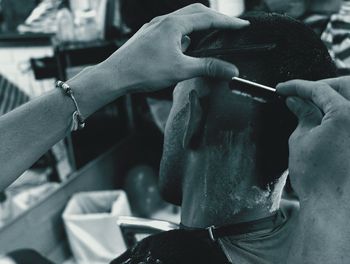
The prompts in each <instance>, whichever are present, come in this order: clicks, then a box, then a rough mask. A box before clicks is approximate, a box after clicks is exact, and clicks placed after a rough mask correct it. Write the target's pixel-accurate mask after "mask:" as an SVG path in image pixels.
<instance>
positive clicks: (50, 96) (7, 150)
mask: <svg viewBox="0 0 350 264" xmlns="http://www.w3.org/2000/svg"><path fill="white" fill-rule="evenodd" d="M97 76H98V78H97ZM101 76H103V73H101V70H100V68H98V67H97V68H96V67H94V68H89V69H87V70H85V71H84V72H82V73H81V74H79V75H78V76H77V77H75V78H73V79H72V80H70V81H68V82H67V83H69V85H70V86H71V88H72V89H73V91H74V94H75V97H76V99H77V101H78V104H79V107H80V108H81V112H82V114H83V116H84V117H85V118H86V117H88V116H90V115H91V114H92V113H93V112H95V111H96V110H98V109H99V108H100V107H102V106H103V105H105V104H107V103H109V102H110V101H112V100H114V99H116V98H117V97H119V96H121V95H123V93H124V89H123V88H122V87H118V86H117V84H115V87H114V88H115V89H113V90H112V89H110V90H109V89H106V87H108V86H102V85H99V83H101ZM74 111H75V106H74V104H73V102H72V100H71V99H70V98H69V97H68V96H66V95H64V93H63V92H62V91H61V90H59V89H54V90H53V91H51V92H49V93H47V94H45V95H43V96H41V97H39V98H37V99H34V100H32V101H30V102H29V103H27V104H25V105H23V106H21V107H19V108H17V109H15V110H14V111H12V112H10V113H8V114H6V115H4V116H2V117H0V190H3V189H5V188H6V187H7V186H8V185H9V184H11V183H12V182H13V181H14V180H15V179H16V178H17V177H18V176H20V175H21V174H22V173H23V172H24V171H25V170H26V169H28V168H29V167H30V166H31V165H32V164H33V163H34V162H35V161H36V160H38V159H39V158H40V157H41V156H42V155H43V154H44V153H45V152H46V151H47V150H48V149H49V148H50V147H52V146H53V145H54V144H55V143H57V142H58V141H59V140H61V139H63V138H64V137H65V135H66V134H67V133H68V132H69V131H70V125H71V121H72V114H73V112H74Z"/></svg>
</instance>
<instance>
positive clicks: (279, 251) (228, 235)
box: [111, 200, 299, 264]
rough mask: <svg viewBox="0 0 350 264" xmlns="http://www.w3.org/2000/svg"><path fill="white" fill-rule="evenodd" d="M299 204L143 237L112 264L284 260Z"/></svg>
mask: <svg viewBox="0 0 350 264" xmlns="http://www.w3.org/2000/svg"><path fill="white" fill-rule="evenodd" d="M298 211H299V205H298V203H297V202H291V201H288V200H282V201H281V207H280V209H279V210H278V211H277V212H276V213H275V214H274V215H272V216H270V217H267V218H263V219H259V220H256V221H251V222H245V223H238V224H233V225H228V226H222V227H218V228H211V229H190V228H186V227H184V226H182V229H179V230H172V231H169V232H163V233H159V234H156V235H153V236H150V237H147V238H145V239H144V240H142V241H141V242H139V243H138V244H137V245H136V246H135V247H133V248H132V249H130V250H128V251H127V252H125V253H124V254H123V255H122V256H120V257H119V258H117V259H116V260H114V261H112V262H111V263H112V264H145V263H150V264H179V263H181V264H194V263H201V264H203V263H208V264H209V263H213V264H214V263H215V264H229V263H233V264H235V263H238V264H265V263H266V264H271V263H276V264H277V263H283V262H284V261H285V259H286V257H287V254H288V252H289V247H290V241H291V233H292V232H293V230H294V228H295V226H296V221H297V215H298Z"/></svg>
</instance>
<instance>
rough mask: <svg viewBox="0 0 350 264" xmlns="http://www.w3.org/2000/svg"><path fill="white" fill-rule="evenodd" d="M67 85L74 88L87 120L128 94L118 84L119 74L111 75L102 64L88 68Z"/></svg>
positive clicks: (82, 112)
mask: <svg viewBox="0 0 350 264" xmlns="http://www.w3.org/2000/svg"><path fill="white" fill-rule="evenodd" d="M111 76H112V77H111ZM67 84H68V85H69V86H70V87H71V88H72V90H73V92H74V95H75V98H76V100H77V103H78V105H79V107H80V110H81V114H82V116H83V118H85V119H86V118H88V117H89V116H90V115H91V114H93V113H94V112H96V111H97V110H98V109H100V108H101V107H103V106H104V105H106V104H108V103H110V102H112V101H113V100H115V99H117V98H118V97H120V96H123V95H124V94H125V93H126V89H125V88H124V87H123V86H122V85H121V84H119V83H118V76H117V74H115V75H114V76H113V75H111V74H110V73H109V72H108V71H106V70H105V69H103V68H102V67H101V66H100V64H99V65H96V66H92V67H87V68H86V69H84V70H83V71H81V72H80V73H79V74H78V75H76V76H75V77H73V78H72V79H70V80H68V81H67Z"/></svg>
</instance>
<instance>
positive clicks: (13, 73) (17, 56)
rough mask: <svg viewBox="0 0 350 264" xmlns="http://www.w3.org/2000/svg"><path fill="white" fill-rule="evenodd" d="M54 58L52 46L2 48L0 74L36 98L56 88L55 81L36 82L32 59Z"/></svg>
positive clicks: (0, 51) (0, 50) (0, 49)
mask: <svg viewBox="0 0 350 264" xmlns="http://www.w3.org/2000/svg"><path fill="white" fill-rule="evenodd" d="M46 56H53V49H52V47H51V46H40V47H1V48H0V74H2V75H3V76H5V77H6V78H7V79H9V80H10V81H11V82H13V83H14V84H16V85H17V86H18V87H19V88H20V89H21V90H23V91H24V92H26V93H27V94H28V95H29V96H30V97H36V96H38V95H40V94H42V93H43V92H45V91H48V90H50V89H52V88H53V87H54V79H45V80H40V81H38V80H35V78H34V74H33V71H32V70H31V68H30V63H29V59H30V58H40V57H46Z"/></svg>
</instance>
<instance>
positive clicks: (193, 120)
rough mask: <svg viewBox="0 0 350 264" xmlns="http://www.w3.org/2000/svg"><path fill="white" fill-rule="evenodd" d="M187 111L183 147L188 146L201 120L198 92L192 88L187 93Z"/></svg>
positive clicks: (196, 132) (197, 130)
mask: <svg viewBox="0 0 350 264" xmlns="http://www.w3.org/2000/svg"><path fill="white" fill-rule="evenodd" d="M188 101H189V111H188V113H187V120H186V123H185V133H184V136H183V141H182V146H183V148H184V149H186V148H188V147H189V146H190V143H191V141H192V140H193V138H194V137H195V136H196V135H197V134H198V132H199V128H200V125H201V120H202V107H201V105H200V102H199V97H198V93H197V92H196V91H195V90H192V91H191V92H190V93H189V95H188Z"/></svg>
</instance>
